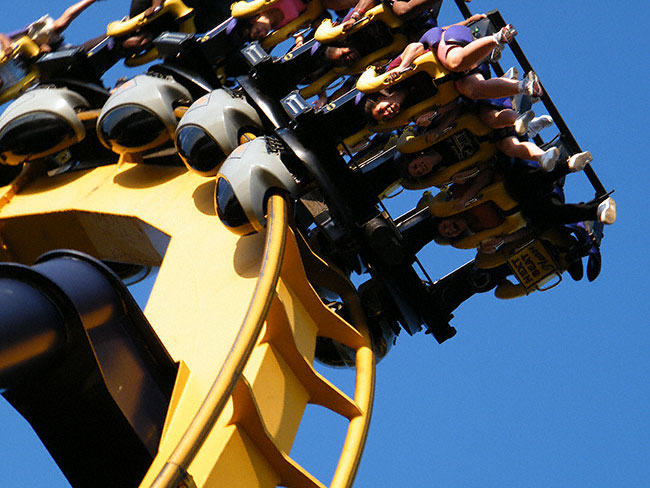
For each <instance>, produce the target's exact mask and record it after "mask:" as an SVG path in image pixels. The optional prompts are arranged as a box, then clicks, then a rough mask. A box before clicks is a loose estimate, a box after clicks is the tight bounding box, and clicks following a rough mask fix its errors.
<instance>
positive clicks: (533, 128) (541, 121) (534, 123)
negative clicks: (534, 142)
mask: <svg viewBox="0 0 650 488" xmlns="http://www.w3.org/2000/svg"><path fill="white" fill-rule="evenodd" d="M553 123H554V122H553V118H552V117H551V116H550V115H541V116H539V117H535V118H534V119H533V120H531V121H530V123H529V124H528V130H527V131H526V135H527V136H528V137H530V138H531V139H532V138H533V137H535V136H536V135H537V134H539V133H540V132H541V131H542V129H546V128H547V127H550V126H552V125H553Z"/></svg>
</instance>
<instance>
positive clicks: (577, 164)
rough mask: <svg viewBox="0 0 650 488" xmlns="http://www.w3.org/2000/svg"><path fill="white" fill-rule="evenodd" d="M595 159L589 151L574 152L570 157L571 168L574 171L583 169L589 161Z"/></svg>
mask: <svg viewBox="0 0 650 488" xmlns="http://www.w3.org/2000/svg"><path fill="white" fill-rule="evenodd" d="M591 161H593V158H592V157H591V153H590V152H589V151H584V152H581V153H578V154H574V155H573V156H571V157H570V158H569V163H568V164H569V169H570V170H571V172H572V173H575V172H576V171H582V170H583V169H585V166H587V163H590V162H591Z"/></svg>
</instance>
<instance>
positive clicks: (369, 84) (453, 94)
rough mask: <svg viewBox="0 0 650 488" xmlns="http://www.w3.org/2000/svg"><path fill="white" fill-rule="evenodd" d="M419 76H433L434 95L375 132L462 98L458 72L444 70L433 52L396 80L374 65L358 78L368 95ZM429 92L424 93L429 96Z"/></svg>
mask: <svg viewBox="0 0 650 488" xmlns="http://www.w3.org/2000/svg"><path fill="white" fill-rule="evenodd" d="M415 76H418V77H419V78H421V77H422V76H428V77H429V78H430V79H431V85H430V89H431V92H430V93H431V96H430V97H427V98H425V99H424V100H421V101H419V102H417V103H415V104H414V105H412V106H410V107H407V108H405V109H402V110H400V111H399V113H398V114H397V115H395V116H394V117H392V118H390V119H388V120H385V121H381V122H379V123H377V124H376V125H374V126H373V127H374V128H375V132H389V131H391V130H394V129H397V128H400V127H403V126H405V125H407V124H408V123H410V122H413V121H415V120H416V119H417V117H418V116H420V115H421V114H423V113H426V112H429V111H432V110H435V109H436V108H437V107H439V106H442V105H446V104H448V103H450V102H451V101H453V100H455V99H456V98H458V97H459V93H458V91H457V90H456V86H455V84H454V83H452V81H453V80H455V79H456V75H455V74H453V73H450V72H449V71H447V70H446V69H444V68H443V67H442V66H440V64H439V63H438V60H437V59H436V57H435V55H434V54H433V53H432V52H427V53H424V54H422V55H421V56H418V57H417V58H416V59H415V61H414V62H413V65H411V66H410V67H408V68H406V69H404V70H402V72H401V73H399V74H398V77H397V78H395V79H391V78H390V73H389V72H385V73H382V74H378V73H377V67H375V66H370V67H368V68H367V69H366V71H364V72H363V74H362V75H361V76H360V77H359V79H358V80H357V84H356V87H357V89H358V90H359V91H361V92H363V93H367V94H371V93H376V92H379V91H381V90H383V89H386V88H392V89H395V88H397V87H398V85H399V83H408V82H409V80H410V79H412V78H413V77H415ZM425 95H426V93H423V94H422V96H423V97H425Z"/></svg>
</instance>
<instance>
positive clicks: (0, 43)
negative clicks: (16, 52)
mask: <svg viewBox="0 0 650 488" xmlns="http://www.w3.org/2000/svg"><path fill="white" fill-rule="evenodd" d="M0 49H1V50H2V52H3V53H4V55H5V56H9V55H10V54H11V52H12V51H13V48H12V47H11V39H10V38H9V36H8V35H6V34H2V33H0Z"/></svg>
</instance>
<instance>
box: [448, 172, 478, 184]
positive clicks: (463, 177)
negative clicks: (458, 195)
mask: <svg viewBox="0 0 650 488" xmlns="http://www.w3.org/2000/svg"><path fill="white" fill-rule="evenodd" d="M476 174H477V171H476V170H475V169H466V170H465V171H459V172H458V173H456V174H455V175H454V176H452V177H451V182H452V183H456V184H457V185H462V184H463V183H465V182H466V181H467V180H468V179H470V178H472V177H474V176H476Z"/></svg>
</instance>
